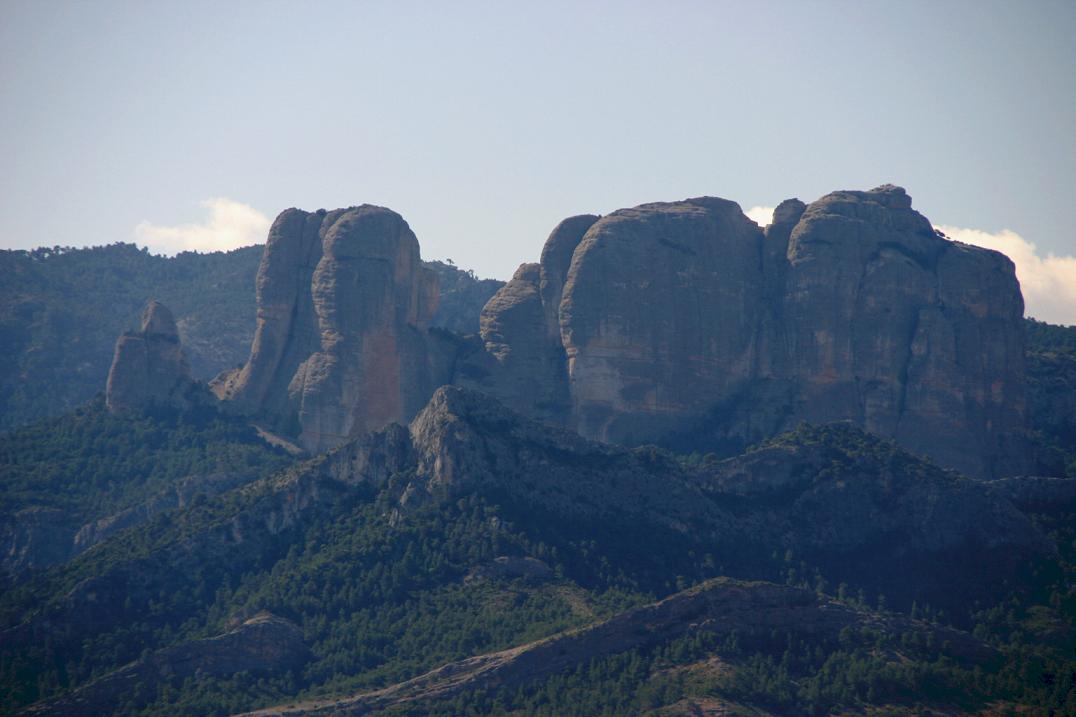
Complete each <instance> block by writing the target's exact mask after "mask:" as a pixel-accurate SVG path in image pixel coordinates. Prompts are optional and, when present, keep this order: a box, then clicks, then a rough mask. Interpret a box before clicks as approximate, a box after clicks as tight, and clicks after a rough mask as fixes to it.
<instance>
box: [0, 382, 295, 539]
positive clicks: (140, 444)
mask: <svg viewBox="0 0 1076 717" xmlns="http://www.w3.org/2000/svg"><path fill="white" fill-rule="evenodd" d="M290 461H291V459H290V458H289V457H288V456H287V454H285V453H284V452H283V451H282V450H280V449H276V448H272V447H271V446H269V445H267V444H266V443H265V442H264V441H262V440H261V439H260V438H258V436H257V433H256V432H255V430H254V429H253V428H252V427H251V426H250V425H249V424H247V423H245V422H243V421H239V420H236V419H232V418H229V417H226V416H223V415H221V414H219V413H217V412H216V411H214V410H211V409H206V410H202V411H199V412H195V413H190V412H187V413H181V412H177V411H161V412H157V413H155V414H153V415H143V416H113V415H112V414H111V413H109V412H108V410H107V409H106V408H105V407H104V402H103V401H102V400H101V399H100V398H97V399H95V400H94V401H92V402H91V403H90V404H88V405H87V406H85V407H83V408H80V409H78V410H77V411H74V412H73V413H69V414H67V415H65V416H61V417H59V418H53V419H48V420H45V421H41V422H39V423H36V424H34V425H31V426H27V427H25V428H20V429H17V430H15V431H13V432H11V433H8V434H5V435H0V513H9V514H10V513H14V512H16V511H18V510H21V509H23V508H27V507H30V506H37V507H45V508H56V509H59V510H62V511H64V513H65V514H66V516H67V518H68V519H69V520H70V521H71V522H72V523H74V524H76V525H81V524H82V523H84V522H86V521H88V520H91V519H94V518H100V517H103V516H106V515H110V514H112V513H116V512H118V511H121V510H123V509H125V508H129V507H131V506H133V505H137V504H139V503H141V502H143V501H145V500H147V499H149V498H152V497H154V496H156V495H159V494H162V493H166V492H170V491H174V490H175V488H176V486H177V484H178V483H179V481H180V479H182V478H185V477H187V476H198V475H202V476H208V475H213V474H219V473H238V474H242V475H245V476H248V480H253V479H254V478H256V477H258V476H260V475H268V474H270V473H273V472H275V471H277V470H280V469H281V468H283V467H284V466H285V465H287V464H288V463H289V462H290Z"/></svg>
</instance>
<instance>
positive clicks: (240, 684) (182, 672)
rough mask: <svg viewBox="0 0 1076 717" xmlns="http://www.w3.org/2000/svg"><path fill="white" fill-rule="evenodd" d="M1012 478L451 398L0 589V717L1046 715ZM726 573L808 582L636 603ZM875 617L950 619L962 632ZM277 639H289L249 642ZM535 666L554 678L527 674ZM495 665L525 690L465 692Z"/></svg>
mask: <svg viewBox="0 0 1076 717" xmlns="http://www.w3.org/2000/svg"><path fill="white" fill-rule="evenodd" d="M1025 483H1026V482H1021V481H1018V480H1017V481H1014V482H1010V481H1005V482H1003V483H1000V484H991V483H982V482H977V481H972V480H969V479H966V478H961V477H959V476H956V475H954V474H951V473H947V472H945V471H942V470H941V469H938V468H937V467H935V466H932V465H931V464H929V463H926V462H924V461H922V460H920V459H916V458H914V457H912V456H910V455H908V454H906V453H904V452H902V451H901V450H900V449H898V448H897V447H896V446H895V445H893V444H892V443H888V442H884V441H879V440H878V439H876V438H873V437H870V436H869V435H867V434H864V433H862V432H860V431H858V430H856V429H854V428H851V427H847V426H834V427H827V428H810V427H803V428H802V429H800V430H798V431H797V432H795V433H793V434H789V435H787V436H785V437H782V438H781V439H780V440H777V441H774V442H771V443H769V444H766V445H765V446H764V447H762V448H761V449H760V450H757V451H753V452H750V453H747V454H745V455H743V456H740V457H736V458H733V459H730V460H726V461H717V460H714V459H712V458H711V459H707V458H705V457H694V458H678V457H676V456H674V455H671V454H666V453H663V452H661V451H658V450H656V449H653V448H640V449H634V450H629V449H623V448H615V447H610V446H605V445H602V444H598V443H593V442H589V441H586V440H584V439H581V438H580V437H578V436H577V435H575V434H572V433H569V432H567V431H563V430H559V429H554V428H550V427H548V426H543V425H542V424H539V423H536V422H533V421H531V420H528V419H525V418H523V417H521V416H519V415H517V414H514V413H512V412H511V411H509V410H507V409H505V408H503V407H501V406H499V405H498V404H497V403H496V402H493V401H491V400H490V399H489V398H488V397H486V396H483V395H481V394H477V393H474V392H470V391H466V390H462V389H458V388H443V389H441V390H439V391H438V392H437V393H436V394H435V396H434V397H433V399H432V400H431V402H430V404H429V405H428V406H427V407H426V408H425V409H423V411H422V412H420V414H419V416H417V417H416V419H415V421H414V422H413V423H412V424H411V426H410V427H409V428H402V427H399V426H389V427H388V428H386V429H385V430H384V431H382V432H379V433H375V434H370V435H368V436H365V437H363V438H361V439H359V440H357V441H354V442H351V443H348V444H346V445H344V446H342V447H340V448H339V449H337V450H336V451H333V452H331V453H329V454H326V455H322V456H318V457H316V458H313V459H310V460H309V461H306V462H304V463H302V464H299V465H296V466H294V467H292V468H289V469H287V470H286V471H284V472H282V473H278V474H277V475H275V476H273V477H270V478H266V479H263V480H261V481H258V482H255V483H251V484H248V485H247V486H245V487H242V488H239V489H236V490H233V491H230V492H228V493H224V494H222V495H220V496H218V497H215V498H202V499H200V500H198V501H195V503H194V504H192V505H189V506H188V507H186V508H185V509H183V510H180V511H178V512H177V511H172V512H167V513H163V514H161V515H159V516H158V517H157V518H155V519H153V520H150V521H149V522H147V523H144V524H142V525H141V526H136V527H133V528H130V529H128V530H126V531H122V532H120V533H118V534H116V535H114V536H112V537H111V538H109V539H107V540H105V541H103V542H102V543H100V544H99V545H97V546H96V547H95V548H94V549H92V550H89V551H87V552H85V553H83V554H81V555H78V556H77V557H75V558H74V559H73V560H72V561H70V562H69V563H67V564H65V565H61V566H57V567H54V568H52V569H50V570H48V571H46V572H44V573H40V574H38V575H36V576H32V577H30V578H29V579H28V580H26V581H24V582H23V583H22V584H20V585H18V586H14V587H13V588H12V589H10V590H8V591H6V592H5V593H4V595H3V597H2V598H0V630H2V633H0V638H2V639H0V669H2V671H3V672H2V674H0V679H2V681H3V685H4V690H3V692H4V694H5V695H7V697H6V702H5V703H4V705H3V708H4V709H5V710H7V711H12V710H14V709H16V708H18V707H20V706H28V705H29V704H30V703H33V702H35V701H39V702H38V704H37V705H36V706H35V707H33V708H32V710H31V712H29V713H34V714H90V713H101V712H110V713H114V714H146V715H150V714H170V715H172V714H192V715H194V714H227V713H230V712H241V711H244V710H250V709H255V708H258V707H268V706H271V705H274V704H283V705H287V704H288V703H293V702H295V701H296V700H298V699H311V698H322V697H328V696H344V695H348V694H354V693H356V692H360V691H361V692H362V693H363V694H380V695H384V694H389V695H401V694H406V695H409V696H408V697H407V700H406V704H404V703H402V702H399V701H396V702H393V701H391V700H390V701H387V702H384V701H382V702H376V705H377V707H378V709H382V708H384V709H389V710H390V712H391V710H396V709H401V710H403V711H402V712H400V713H401V714H427V713H433V714H438V713H440V714H466V713H468V710H469V711H470V713H475V714H502V713H504V712H506V711H509V710H520V711H521V712H522V713H528V714H529V713H535V712H540V711H541V710H540V709H539V708H540V706H541V705H546V707H545V708H544V709H546V710H547V713H549V714H600V713H602V711H603V710H606V709H614V710H615V709H619V710H621V711H625V710H626V711H629V712H635V711H643V710H641V709H638V707H639V705H640V704H641V703H637V702H636V700H644V701H645V706H646V707H647V709H657V708H664V707H666V706H668V707H669V708H670V709H673V708H675V709H680V708H679V707H676V705H677V704H680V703H681V702H683V701H684V700H688V701H689V702H690V701H691V700H696V701H697V700H703V699H709V700H719V699H721V700H732V701H733V702H736V701H742V700H747V701H748V702H750V703H752V704H757V705H761V708H765V709H773V710H774V711H775V712H776V713H781V714H795V713H797V712H796V710H800V711H803V712H804V713H810V712H811V711H812V710H816V708H817V709H823V708H824V707H826V706H832V705H834V704H838V703H840V704H845V705H849V706H855V705H861V706H862V705H866V704H879V703H888V702H896V703H899V704H905V705H912V704H914V703H915V702H916V700H919V699H921V697H920V696H919V695H923V694H928V693H927V692H923V691H922V690H921V689H920V688H921V687H922V686H923V685H925V684H930V685H934V686H935V687H936V690H935V691H933V692H929V694H930V695H936V696H935V697H933V698H932V699H940V700H942V702H943V703H944V704H950V705H951V706H952V705H954V704H955V703H953V702H952V700H956V701H957V702H960V701H963V700H967V701H968V704H980V705H982V704H986V703H987V702H989V701H993V700H1003V701H1005V700H1008V701H1010V702H1014V703H1020V704H1029V705H1030V704H1043V705H1054V706H1056V707H1061V706H1063V705H1065V704H1066V702H1065V701H1066V700H1067V699H1069V696H1068V692H1064V691H1062V692H1058V691H1057V689H1059V688H1057V686H1058V685H1059V684H1061V683H1062V682H1063V681H1064V680H1066V679H1068V678H1067V677H1064V676H1065V675H1067V674H1068V673H1069V672H1070V671H1071V669H1072V665H1071V663H1069V664H1066V663H1065V662H1064V660H1065V659H1066V657H1065V656H1064V653H1063V652H1059V651H1058V650H1057V649H1056V648H1055V647H1052V646H1053V645H1067V644H1070V642H1071V639H1072V636H1073V632H1072V629H1073V616H1074V612H1076V595H1074V593H1073V591H1072V584H1073V583H1072V578H1073V563H1072V560H1073V556H1072V546H1073V542H1072V541H1073V539H1074V538H1076V535H1074V534H1073V533H1072V530H1073V525H1076V521H1074V520H1073V518H1074V514H1073V510H1074V508H1073V498H1074V497H1073V496H1072V495H1071V491H1069V492H1067V493H1066V491H1065V488H1067V485H1068V484H1067V482H1065V481H1059V480H1053V481H1051V480H1045V481H1041V480H1040V481H1038V482H1034V484H1033V485H1025ZM721 575H729V576H733V577H735V578H738V579H750V580H759V579H761V580H769V581H771V582H777V583H780V584H785V585H789V586H792V587H793V588H798V589H796V590H792V589H791V588H787V587H780V586H778V585H771V586H765V585H761V586H752V585H748V586H739V584H737V583H728V582H718V583H704V584H703V585H702V586H700V587H699V588H697V589H696V590H694V591H692V590H688V592H686V593H683V594H682V595H681V596H680V597H676V598H673V599H672V602H666V603H660V605H664V606H665V607H656V608H645V609H644V610H643V612H642V613H640V612H631V611H630V610H631V609H632V608H637V607H639V606H642V605H645V604H647V603H649V602H652V601H653V600H655V599H656V598H662V597H665V596H669V595H673V594H675V593H679V592H681V591H682V590H684V589H686V588H688V587H689V586H691V585H694V584H698V583H703V581H706V580H709V579H711V578H714V577H717V576H721ZM827 593H828V594H829V595H831V596H832V597H820V595H824V594H827ZM700 596H701V597H700ZM722 596H724V597H722ZM730 600H731V602H729V601H730ZM700 601H701V602H700ZM741 601H746V602H741ZM752 601H761V602H759V603H757V604H756V603H755V602H752ZM773 601H776V602H773ZM868 603H869V604H870V605H873V606H877V607H876V608H875V610H874V611H873V612H872V611H870V610H869V609H868V607H867V605H868ZM927 604H929V605H930V607H929V608H927V607H926V606H927ZM677 605H681V606H685V607H684V608H683V609H680V608H676V609H672V607H670V606H677ZM693 605H694V606H695V607H692V606H693ZM736 605H741V607H736ZM752 605H753V607H744V606H752ZM762 605H772V606H774V609H775V610H776V612H774V613H773V617H774V620H775V622H774V623H773V624H772V625H769V623H766V624H767V625H769V627H770V629H769V630H768V631H767V630H761V631H759V625H760V623H759V622H758V620H759V619H760V618H759V617H758V616H759V615H762V614H769V613H766V612H765V610H767V609H769V608H765V609H763V608H762ZM782 605H783V606H784V607H781V606H782ZM994 605H998V606H999V607H998V608H997V609H993V606H994ZM893 608H896V609H898V610H900V611H914V612H913V614H914V615H918V616H924V615H925V616H927V617H930V618H931V619H937V617H938V616H939V610H944V611H945V613H946V614H947V615H949V618H948V619H950V620H952V621H953V622H954V624H956V625H957V626H958V627H963V628H964V629H968V630H971V629H973V628H974V630H975V635H976V637H974V638H973V637H971V636H970V635H966V634H963V633H960V634H956V633H952V634H948V633H946V634H945V635H943V634H942V632H944V630H943V628H942V627H940V626H929V625H926V624H925V623H919V622H915V621H914V620H910V617H907V616H906V617H900V616H893V615H890V614H889V612H888V611H889V610H890V609H893ZM646 610H657V611H658V612H657V613H647V612H646ZM625 611H627V612H625ZM760 611H761V612H760ZM804 611H806V612H804ZM812 611H814V612H812ZM648 614H653V615H655V616H656V615H658V614H660V615H664V616H665V617H662V618H660V619H658V618H657V617H654V618H653V619H651V618H647V617H644V618H640V617H639V616H640V615H644V616H645V615H648ZM258 615H261V616H262V617H261V618H258V621H256V622H255V623H251V624H248V623H249V621H250V620H251V619H252V618H255V617H257V616H258ZM796 615H799V616H800V617H803V616H807V615H816V616H817V618H818V620H821V622H817V623H816V622H813V620H814V619H815V618H811V619H810V620H806V619H799V618H797V617H795V616H796ZM618 616H619V617H618ZM782 616H783V617H782ZM842 616H843V617H842ZM606 620H611V622H602V621H606ZM782 620H783V622H782ZM633 621H638V622H633ZM289 623H290V624H291V625H294V628H292V627H289V625H288V624H289ZM813 624H817V625H819V626H820V627H819V630H818V631H817V632H812V631H811V629H809V628H810V625H813ZM587 625H592V626H593V627H591V628H587V629H584V630H583V631H582V632H570V631H572V630H578V629H580V628H584V626H587ZM617 625H620V626H622V628H623V629H622V628H617V627H616V626H617ZM632 625H638V629H636V628H635V627H631V626H632ZM644 625H645V627H644ZM707 625H709V626H710V627H706V626H707ZM624 626H627V627H624ZM822 626H825V627H824V628H823V627H822ZM846 627H847V628H849V630H848V631H846V630H845V629H844V628H846ZM946 629H948V628H946ZM267 630H268V631H276V632H269V633H267V632H266V631H267ZM610 630H611V632H609V631H610ZM805 630H806V632H805ZM565 631H569V632H565ZM939 631H942V632H939ZM299 633H301V635H302V640H301V642H294V641H293V638H292V637H285V636H288V635H292V636H293V635H298V634H299ZM561 633H563V635H562V637H551V636H554V635H557V634H561ZM266 634H278V635H279V643H280V644H281V645H292V647H289V648H288V649H286V650H285V649H282V650H278V651H275V652H266V651H264V650H261V649H260V648H257V645H259V644H262V643H260V642H258V640H261V639H262V638H261V637H259V636H264V635H266ZM606 634H608V635H610V638H609V639H610V640H612V641H611V642H610V641H609V640H607V639H606V638H604V637H600V636H601V635H606ZM587 635H591V636H598V637H595V638H594V640H591V638H589V637H586V636H587ZM617 635H619V636H620V637H616V636H617ZM631 635H633V636H634V637H632V638H630V639H628V636H631ZM930 635H934V637H933V638H931V637H930ZM544 638H549V639H551V640H553V642H552V643H543V642H537V643H536V642H535V641H536V640H537V641H540V640H542V639H544ZM595 640H596V641H595ZM251 641H253V642H251ZM528 645H529V647H527V646H528ZM543 645H546V647H543ZM579 645H584V646H585V645H591V646H592V647H593V646H594V645H599V646H600V645H605V646H606V647H594V648H593V649H592V647H585V648H584V649H577V647H573V646H579ZM554 646H556V647H554ZM561 646H562V647H563V648H564V652H563V653H562V652H561V651H560V647H561ZM962 646H964V647H962ZM551 649H552V650H553V654H558V655H559V654H563V655H565V657H564V659H563V661H562V662H556V663H555V664H556V665H557V666H558V669H557V670H552V671H547V672H543V671H541V670H538V671H532V670H528V669H523V668H522V667H518V666H520V665H526V664H527V660H537V661H538V662H541V663H545V662H546V660H545V658H541V659H539V657H527V655H532V656H540V655H542V654H545V653H544V652H543V651H548V650H551ZM506 650H508V651H509V652H504V651H506ZM536 650H537V652H536ZM967 650H970V652H967ZM480 655H492V656H491V657H485V658H479V657H477V656H480ZM274 656H275V657H274ZM181 658H182V659H181ZM468 658H475V659H474V660H468ZM830 658H832V659H830ZM180 659H181V661H179V660H180ZM558 659H559V658H558ZM969 659H970V662H968V661H967V660H969ZM461 660H465V661H466V662H459V661H461ZM520 660H522V662H520ZM951 660H956V662H951ZM450 663H452V664H454V665H455V666H450V667H442V666H444V665H449V664H450ZM725 663H728V664H729V665H731V666H733V667H734V668H735V669H732V668H730V669H728V670H726V669H725V668H724V667H722V665H724V664H725ZM1028 664H1034V665H1037V667H1036V669H1037V670H1038V672H1037V673H1036V674H1037V675H1038V677H1031V676H1027V675H1022V673H1021V672H1020V670H1021V669H1023V666H1025V665H1028ZM498 665H499V667H497V666H498ZM484 666H485V667H484ZM514 666H517V667H514ZM439 668H440V669H439ZM486 668H488V669H494V670H499V671H503V672H495V673H494V674H501V675H505V676H507V675H518V676H519V678H520V679H519V680H516V678H512V679H508V678H507V677H505V679H504V680H499V679H498V680H493V681H492V682H489V681H484V680H485V679H486V678H484V677H476V676H481V675H485V674H489V673H488V672H487V669H486ZM561 668H563V669H561ZM431 670H437V671H436V672H433V673H430V671H431ZM514 670H515V671H514ZM427 673H430V674H429V675H427V676H426V677H422V678H421V679H419V681H418V682H417V683H414V682H412V683H406V684H405V685H401V686H400V687H392V686H393V685H397V684H399V683H405V682H406V681H407V680H411V679H413V678H419V677H420V676H422V675H424V674H427ZM124 675H128V676H129V675H136V676H137V677H136V678H126V677H124ZM449 675H455V677H451V678H450V677H449ZM678 675H680V676H682V678H681V677H678ZM737 675H738V676H737ZM834 675H841V677H840V680H838V681H837V682H834V681H833V679H832V678H833V676H834ZM195 676H196V679H195ZM696 678H698V679H696ZM446 679H447V680H448V683H445V682H444V681H445V680H446ZM670 680H671V681H670ZM917 680H918V682H917ZM416 684H417V685H419V686H420V688H419V689H416V688H415V685H416ZM443 684H451V685H454V687H453V688H452V689H451V690H450V691H449V692H443V691H441V688H440V687H437V685H443ZM614 684H615V685H616V687H615V688H614ZM110 685H111V687H110ZM423 685H425V687H422V686H423ZM812 685H814V687H812ZM939 685H940V686H939ZM119 686H122V689H121V688H120V687H119ZM427 688H429V689H427ZM931 689H935V688H931ZM1065 689H1066V690H1067V689H1068V688H1065ZM377 690H381V692H376V691H377ZM811 690H815V692H811ZM65 695H66V696H65ZM558 695H559V697H558ZM810 695H813V696H811V697H810V699H808V696H810ZM354 699H358V700H360V703H361V700H367V701H369V700H370V699H372V698H369V697H361V698H360V697H356V698H354ZM378 699H380V698H378ZM946 699H948V700H950V702H949V703H945V700H946ZM42 700H43V701H42ZM431 700H432V701H431ZM446 700H447V701H446ZM565 700H569V702H565ZM571 700H574V702H571ZM571 703H574V704H575V705H576V708H574V709H575V711H574V712H573V711H572V710H571V709H568V706H567V705H568V704H571ZM961 704H963V702H961ZM79 705H81V707H80V706H79ZM394 705H395V706H394ZM766 705H769V707H766ZM793 705H798V706H797V707H796V708H795V709H793V708H792V706H793ZM812 705H814V706H812ZM283 709H284V710H285V711H286V710H287V708H286V707H284V708H283ZM684 709H688V708H686V707H685V708H684ZM80 710H81V711H80Z"/></svg>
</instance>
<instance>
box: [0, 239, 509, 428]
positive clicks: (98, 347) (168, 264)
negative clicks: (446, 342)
mask: <svg viewBox="0 0 1076 717" xmlns="http://www.w3.org/2000/svg"><path fill="white" fill-rule="evenodd" d="M262 253H263V248H262V247H261V246H251V247H246V248H243V249H236V250H235V251H231V252H214V253H211V254H197V253H194V252H184V253H181V254H179V255H177V256H175V257H163V256H155V255H152V254H150V253H148V252H147V251H145V250H140V249H138V248H137V247H136V246H135V245H133V244H112V245H109V246H103V247H93V248H86V249H73V248H65V247H55V248H41V249H35V250H33V251H8V250H4V251H0V430H7V429H10V428H12V427H15V426H21V425H25V424H27V423H30V422H32V421H34V420H36V419H40V418H45V417H48V416H56V415H60V414H62V413H64V412H66V411H68V410H70V409H72V408H75V407H76V406H80V405H82V404H84V403H85V402H86V401H89V400H90V399H91V398H93V397H94V396H95V395H97V394H98V393H100V392H101V391H102V390H103V388H104V385H105V378H106V377H107V376H108V369H109V365H110V364H111V362H112V353H113V347H114V344H115V341H116V337H117V336H118V335H119V334H121V333H123V332H124V331H126V330H127V329H131V328H135V327H136V326H137V324H138V317H139V314H140V312H141V311H142V308H143V306H144V305H145V303H146V301H147V300H149V299H158V300H160V301H161V302H163V303H164V304H166V305H167V306H168V307H169V308H170V309H172V311H173V312H174V313H175V316H176V321H177V324H178V330H179V335H180V338H181V339H182V342H183V344H184V347H185V350H186V353H187V357H188V359H189V361H190V366H191V370H192V373H193V375H194V376H195V377H196V378H200V379H203V380H208V379H210V378H212V377H213V376H215V375H216V374H218V373H220V372H221V371H223V370H225V369H230V368H234V367H235V366H236V364H239V363H241V362H243V361H244V360H245V359H246V358H247V355H248V354H249V351H250V342H251V340H252V338H253V336H254V329H255V293H254V280H255V276H256V274H257V271H258V265H259V262H260V261H261V257H262ZM429 266H430V268H431V269H433V270H434V272H435V273H437V274H438V276H439V277H440V279H441V286H442V293H443V295H442V298H441V303H440V305H439V308H438V310H437V313H436V314H435V315H434V317H433V321H432V324H433V325H434V326H444V327H446V328H449V329H451V330H453V331H458V332H461V333H475V332H477V331H478V315H479V313H480V311H481V309H482V305H483V304H485V302H486V300H487V299H488V298H489V296H491V295H492V294H493V293H494V292H495V291H496V290H497V289H498V288H500V286H501V285H502V283H503V282H497V281H494V280H492V279H478V278H477V277H475V276H474V275H473V274H471V273H469V272H466V271H463V270H461V269H458V268H456V267H455V266H453V265H451V264H447V263H444V262H431V263H430V264H429Z"/></svg>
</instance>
